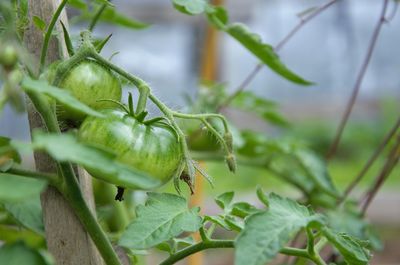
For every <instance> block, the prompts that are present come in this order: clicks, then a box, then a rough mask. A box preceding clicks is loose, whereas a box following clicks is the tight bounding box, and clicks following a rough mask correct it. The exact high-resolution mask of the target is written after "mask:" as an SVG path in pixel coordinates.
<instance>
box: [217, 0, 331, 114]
mask: <svg viewBox="0 0 400 265" xmlns="http://www.w3.org/2000/svg"><path fill="white" fill-rule="evenodd" d="M337 1H338V0H330V1H329V2H327V3H325V4H324V5H322V6H320V7H318V8H317V9H315V10H314V12H312V13H311V14H310V15H308V16H307V17H305V18H302V19H301V20H300V22H299V23H298V24H297V25H296V26H295V27H294V28H293V29H292V30H291V31H290V32H289V33H288V34H287V35H286V36H285V37H284V38H283V39H282V40H281V41H280V42H279V43H278V44H277V45H276V46H275V48H274V50H275V52H279V51H280V50H281V49H282V48H283V46H285V45H286V44H287V43H288V42H289V40H290V39H291V38H292V37H293V36H294V35H296V33H297V32H298V31H299V30H300V29H301V28H302V27H303V26H304V25H305V24H307V23H308V22H309V21H310V20H312V19H313V18H315V17H316V16H318V15H319V14H321V13H322V12H323V11H324V10H326V9H327V8H329V7H330V6H331V5H333V4H334V3H336V2H337ZM263 66H264V64H263V63H258V64H257V65H256V66H255V67H254V69H253V70H252V71H251V72H250V73H249V74H248V75H247V77H246V78H245V79H244V80H243V82H242V83H241V84H240V85H239V86H238V87H237V88H236V89H235V92H233V93H232V94H231V95H230V96H229V97H228V98H227V99H226V100H225V101H224V102H223V103H222V104H221V105H220V106H219V107H218V110H221V109H223V108H224V107H226V106H228V105H229V104H230V103H231V102H232V100H233V99H234V98H236V97H237V96H238V95H239V94H240V93H241V92H242V91H243V90H244V89H245V88H246V87H247V86H248V85H249V84H250V82H251V81H252V80H253V79H254V77H255V76H256V75H257V73H258V72H260V70H261V69H262V67H263Z"/></svg>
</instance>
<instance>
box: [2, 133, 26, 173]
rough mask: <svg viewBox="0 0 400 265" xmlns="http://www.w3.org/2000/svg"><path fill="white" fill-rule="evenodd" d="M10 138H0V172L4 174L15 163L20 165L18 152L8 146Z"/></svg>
mask: <svg viewBox="0 0 400 265" xmlns="http://www.w3.org/2000/svg"><path fill="white" fill-rule="evenodd" d="M10 141H11V139H10V138H7V137H3V136H0V172H5V171H7V170H8V169H10V168H11V166H12V165H13V164H14V162H16V163H21V157H20V155H19V154H18V152H17V151H16V150H15V149H14V148H12V147H11V146H10Z"/></svg>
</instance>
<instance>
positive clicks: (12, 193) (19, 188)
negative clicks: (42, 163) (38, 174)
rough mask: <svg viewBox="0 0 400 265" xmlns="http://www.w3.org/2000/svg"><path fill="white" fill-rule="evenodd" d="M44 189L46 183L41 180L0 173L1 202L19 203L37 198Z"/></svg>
mask: <svg viewBox="0 0 400 265" xmlns="http://www.w3.org/2000/svg"><path fill="white" fill-rule="evenodd" d="M45 187H46V182H45V181H43V180H38V179H33V178H27V177H23V176H19V175H14V174H9V173H0V201H1V202H20V201H23V200H25V199H27V198H32V197H34V196H39V194H40V192H42V190H43V189H44V188H45Z"/></svg>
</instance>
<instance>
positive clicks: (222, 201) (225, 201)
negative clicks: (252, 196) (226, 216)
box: [215, 191, 235, 210]
mask: <svg viewBox="0 0 400 265" xmlns="http://www.w3.org/2000/svg"><path fill="white" fill-rule="evenodd" d="M234 196H235V193H234V192H233V191H229V192H225V193H223V194H221V195H219V196H217V197H216V198H215V202H216V203H217V204H218V206H219V207H221V209H223V210H225V209H228V208H229V207H230V204H231V202H232V200H233V197H234Z"/></svg>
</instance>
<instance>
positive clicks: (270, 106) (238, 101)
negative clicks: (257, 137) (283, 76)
mask: <svg viewBox="0 0 400 265" xmlns="http://www.w3.org/2000/svg"><path fill="white" fill-rule="evenodd" d="M230 105H231V106H233V107H235V108H238V109H241V110H244V111H247V112H250V113H254V114H255V115H257V116H258V117H260V118H262V119H263V120H265V121H266V122H269V123H271V124H274V125H278V126H287V125H288V124H289V123H288V121H286V119H285V118H283V116H282V115H280V114H279V113H278V112H277V111H276V107H277V104H276V103H275V102H273V101H271V100H267V99H264V98H262V97H258V96H257V95H255V94H254V93H253V92H250V91H243V92H241V93H240V94H239V95H237V96H236V97H235V98H234V99H233V100H232V102H231V103H230Z"/></svg>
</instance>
